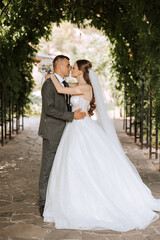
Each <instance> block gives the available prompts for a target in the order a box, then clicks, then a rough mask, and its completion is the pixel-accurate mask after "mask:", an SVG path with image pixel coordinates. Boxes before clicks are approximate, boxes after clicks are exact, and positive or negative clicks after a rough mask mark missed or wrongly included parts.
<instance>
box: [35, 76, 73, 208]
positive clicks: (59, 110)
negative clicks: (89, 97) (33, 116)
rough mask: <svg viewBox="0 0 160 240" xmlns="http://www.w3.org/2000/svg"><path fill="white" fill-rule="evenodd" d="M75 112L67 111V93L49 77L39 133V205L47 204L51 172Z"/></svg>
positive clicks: (43, 90)
mask: <svg viewBox="0 0 160 240" xmlns="http://www.w3.org/2000/svg"><path fill="white" fill-rule="evenodd" d="M73 117H74V113H73V112H68V111H67V104H66V101H65V95H64V94H59V93H57V91H56V89H55V86H54V84H53V82H52V80H51V79H50V78H48V79H47V80H46V81H45V83H44V84H43V86H42V113H41V120H40V126H39V131H38V135H39V136H42V138H43V152H42V164H41V173H40V180H39V194H40V198H39V205H40V206H41V205H44V204H45V198H46V190H47V184H48V179H49V174H50V171H51V168H52V164H53V161H54V157H55V154H56V150H57V147H58V145H59V142H60V139H61V136H62V133H63V130H64V128H65V126H66V122H71V121H72V120H73Z"/></svg>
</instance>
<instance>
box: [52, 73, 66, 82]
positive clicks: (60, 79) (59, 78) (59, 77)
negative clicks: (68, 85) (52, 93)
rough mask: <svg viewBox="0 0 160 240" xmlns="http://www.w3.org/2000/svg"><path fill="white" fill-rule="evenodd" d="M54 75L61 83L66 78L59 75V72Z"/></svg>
mask: <svg viewBox="0 0 160 240" xmlns="http://www.w3.org/2000/svg"><path fill="white" fill-rule="evenodd" d="M54 75H55V76H56V77H57V78H58V80H59V81H60V83H62V82H63V81H64V79H63V78H62V77H61V76H59V75H58V74H57V73H54Z"/></svg>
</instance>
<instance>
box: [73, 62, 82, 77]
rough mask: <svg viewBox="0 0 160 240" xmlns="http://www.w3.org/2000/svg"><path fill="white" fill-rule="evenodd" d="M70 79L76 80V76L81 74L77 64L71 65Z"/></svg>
mask: <svg viewBox="0 0 160 240" xmlns="http://www.w3.org/2000/svg"><path fill="white" fill-rule="evenodd" d="M71 74H72V77H74V78H78V76H79V75H80V74H81V71H80V70H79V69H78V65H77V63H75V64H74V65H73V68H72V70H71Z"/></svg>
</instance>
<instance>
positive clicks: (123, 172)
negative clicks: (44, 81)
mask: <svg viewBox="0 0 160 240" xmlns="http://www.w3.org/2000/svg"><path fill="white" fill-rule="evenodd" d="M91 68H92V65H91V63H90V62H89V61H88V60H78V61H77V62H76V63H75V64H74V67H73V69H72V76H73V77H75V78H77V80H78V82H79V85H78V86H76V87H71V88H70V87H66V88H65V87H63V86H62V85H61V84H60V83H59V82H58V80H57V79H56V78H55V77H54V75H52V81H53V83H54V85H55V87H56V89H57V91H58V93H61V94H72V95H73V96H72V97H71V103H72V110H73V111H75V110H76V109H78V108H82V111H85V112H86V113H87V116H86V118H85V119H84V120H73V122H72V123H67V126H66V128H65V130H64V133H63V135H62V138H61V141H60V144H59V147H58V149H57V152H56V157H55V160H54V164H53V167H52V170H51V173H50V178H49V182H48V189H47V195H46V204H45V209H44V214H43V216H44V221H45V222H55V227H56V228H63V229H94V230H99V229H112V230H116V231H129V230H131V229H144V228H146V227H147V226H148V225H149V224H150V223H151V222H153V221H155V220H156V219H158V217H159V215H158V214H157V213H156V212H155V211H160V199H155V198H154V197H153V196H152V193H151V191H150V189H149V188H148V187H147V186H146V185H145V184H144V183H143V182H142V179H141V178H140V176H139V174H138V172H137V170H136V168H135V167H134V165H133V164H132V163H131V162H130V160H129V159H128V158H127V156H126V155H125V153H124V151H123V149H122V146H121V144H120V142H119V140H118V137H117V134H116V132H115V129H114V126H113V123H112V121H111V120H110V119H109V117H108V115H107V113H106V108H105V105H104V101H103V97H102V93H101V89H100V85H99V83H98V79H97V77H96V75H95V73H94V72H93V71H92V70H91ZM95 108H96V111H97V116H98V123H96V122H95V121H94V120H92V118H91V117H90V116H92V115H93V111H94V110H95Z"/></svg>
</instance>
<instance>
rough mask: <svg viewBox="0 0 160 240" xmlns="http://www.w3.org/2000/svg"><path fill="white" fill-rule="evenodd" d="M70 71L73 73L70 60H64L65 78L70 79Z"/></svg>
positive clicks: (62, 70) (62, 67)
mask: <svg viewBox="0 0 160 240" xmlns="http://www.w3.org/2000/svg"><path fill="white" fill-rule="evenodd" d="M70 71H71V66H70V63H69V60H68V59H66V58H64V59H63V61H62V62H61V73H62V75H63V77H68V76H69V73H70Z"/></svg>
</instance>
